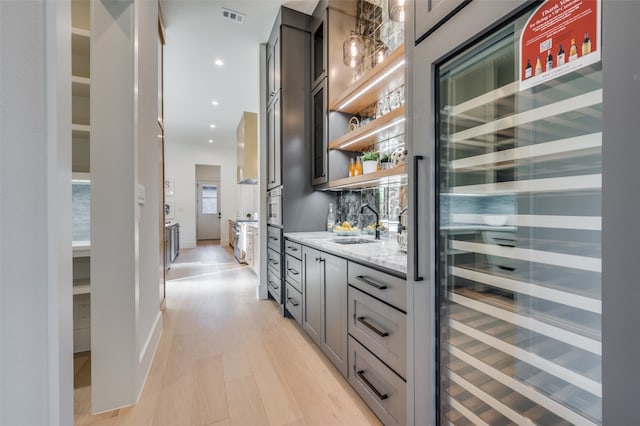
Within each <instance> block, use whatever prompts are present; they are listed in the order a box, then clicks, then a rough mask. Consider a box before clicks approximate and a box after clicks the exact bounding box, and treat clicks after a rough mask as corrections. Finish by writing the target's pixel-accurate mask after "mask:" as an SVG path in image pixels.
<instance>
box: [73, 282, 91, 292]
mask: <svg viewBox="0 0 640 426" xmlns="http://www.w3.org/2000/svg"><path fill="white" fill-rule="evenodd" d="M90 293H91V282H90V281H89V280H88V279H76V280H73V295H74V296H76V295H78V294H90Z"/></svg>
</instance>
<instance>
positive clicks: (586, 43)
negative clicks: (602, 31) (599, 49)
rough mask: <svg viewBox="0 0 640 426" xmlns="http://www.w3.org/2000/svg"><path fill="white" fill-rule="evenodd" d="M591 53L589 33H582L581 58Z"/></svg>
mask: <svg viewBox="0 0 640 426" xmlns="http://www.w3.org/2000/svg"><path fill="white" fill-rule="evenodd" d="M589 53H591V39H590V38H589V33H584V41H583V42H582V56H584V55H588V54H589Z"/></svg>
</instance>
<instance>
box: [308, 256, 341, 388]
mask: <svg viewBox="0 0 640 426" xmlns="http://www.w3.org/2000/svg"><path fill="white" fill-rule="evenodd" d="M302 253H303V262H304V280H303V282H304V286H303V290H304V291H303V308H302V309H303V310H302V312H303V325H302V326H303V328H304V330H305V331H307V333H309V335H310V336H311V338H312V339H313V340H314V341H315V342H316V344H318V346H320V349H321V350H322V352H323V353H324V354H325V355H326V356H327V358H329V360H330V361H331V362H332V363H333V365H334V366H335V367H336V368H337V369H338V371H340V373H341V374H342V375H343V376H345V377H346V376H347V366H348V364H347V353H348V352H347V273H346V271H347V261H346V260H345V259H341V258H339V257H336V256H333V255H330V254H327V253H324V252H322V251H319V250H315V249H312V248H309V247H303V249H302Z"/></svg>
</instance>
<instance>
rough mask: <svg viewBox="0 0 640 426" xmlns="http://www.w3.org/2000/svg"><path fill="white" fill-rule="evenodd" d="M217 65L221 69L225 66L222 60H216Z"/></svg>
mask: <svg viewBox="0 0 640 426" xmlns="http://www.w3.org/2000/svg"><path fill="white" fill-rule="evenodd" d="M215 64H216V65H217V66H219V67H221V66H223V65H224V62H222V59H216V61H215Z"/></svg>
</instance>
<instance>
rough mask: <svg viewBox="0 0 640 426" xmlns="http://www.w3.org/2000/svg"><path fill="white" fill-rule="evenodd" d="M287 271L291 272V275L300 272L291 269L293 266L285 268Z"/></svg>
mask: <svg viewBox="0 0 640 426" xmlns="http://www.w3.org/2000/svg"><path fill="white" fill-rule="evenodd" d="M287 271H289V272H291V273H292V274H293V275H298V274H300V272H298V271H296V270H295V269H293V268H287Z"/></svg>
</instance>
